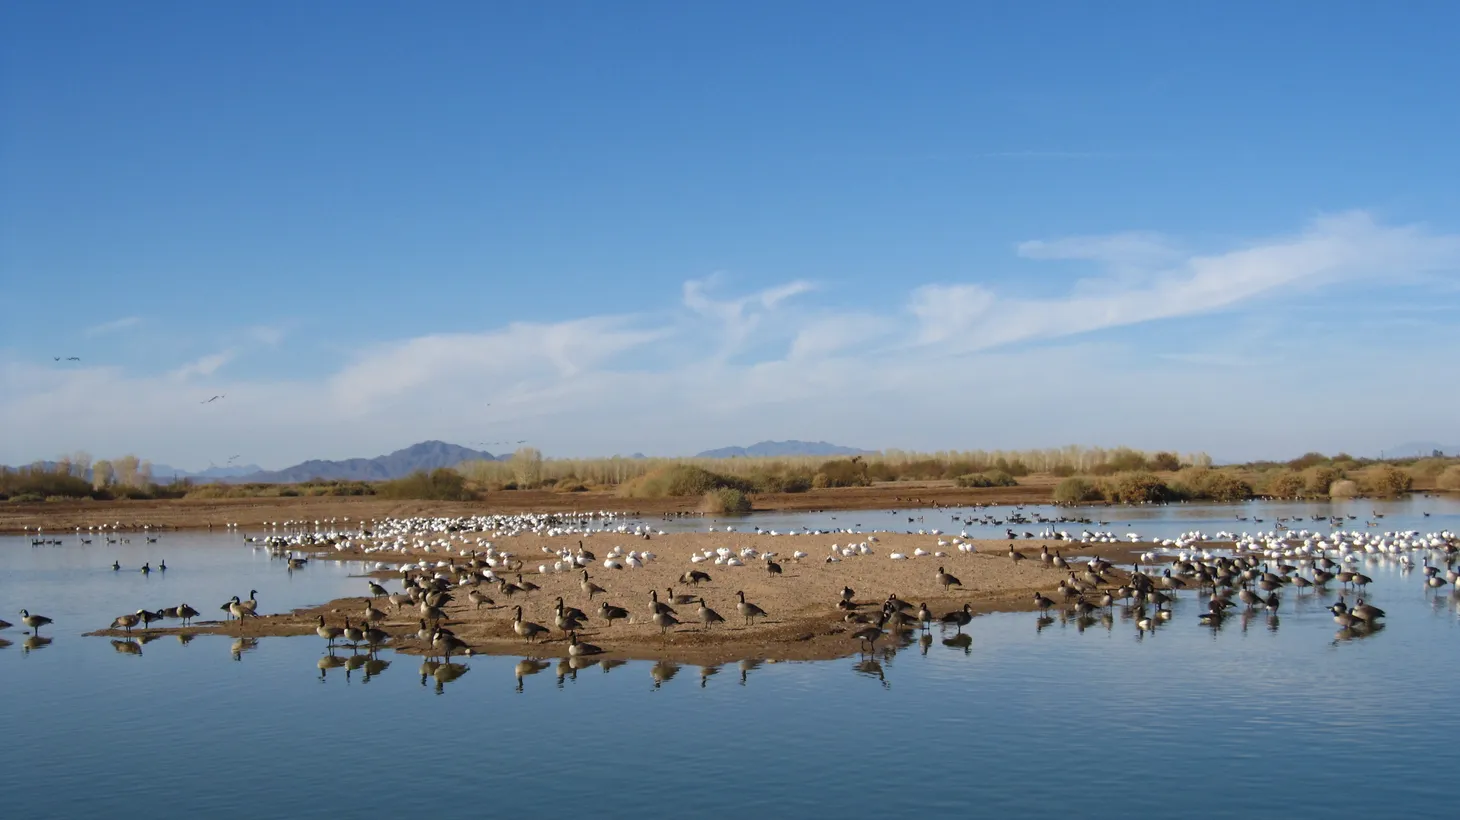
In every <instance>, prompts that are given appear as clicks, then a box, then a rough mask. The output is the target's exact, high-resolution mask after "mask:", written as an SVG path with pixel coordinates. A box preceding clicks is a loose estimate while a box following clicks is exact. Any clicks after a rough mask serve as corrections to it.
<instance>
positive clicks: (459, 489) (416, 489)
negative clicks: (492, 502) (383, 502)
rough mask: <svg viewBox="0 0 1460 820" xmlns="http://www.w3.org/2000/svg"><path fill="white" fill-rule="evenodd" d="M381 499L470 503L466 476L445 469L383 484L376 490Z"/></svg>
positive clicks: (418, 473)
mask: <svg viewBox="0 0 1460 820" xmlns="http://www.w3.org/2000/svg"><path fill="white" fill-rule="evenodd" d="M375 494H376V495H378V496H380V497H381V498H399V499H406V498H408V499H417V500H423V501H469V500H471V498H472V497H473V496H472V493H471V491H470V490H468V489H467V486H466V476H463V475H462V474H461V473H458V472H457V471H455V470H450V469H447V468H445V467H441V468H437V469H435V470H432V471H431V472H429V473H428V472H426V471H425V470H417V471H416V472H414V473H411V474H410V475H408V476H406V477H405V478H397V479H395V480H394V481H384V482H381V483H380V484H379V485H378V486H377V487H376V490H375Z"/></svg>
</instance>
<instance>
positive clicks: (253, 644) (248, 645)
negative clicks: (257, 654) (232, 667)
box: [230, 638, 259, 661]
mask: <svg viewBox="0 0 1460 820" xmlns="http://www.w3.org/2000/svg"><path fill="white" fill-rule="evenodd" d="M258 645H259V639H258V638H239V639H237V640H235V641H234V642H233V646H232V647H230V651H232V652H233V659H234V660H236V661H241V660H243V655H244V653H245V652H252V651H253V650H255V649H257V648H258Z"/></svg>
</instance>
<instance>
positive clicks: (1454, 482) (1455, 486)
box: [1435, 464, 1460, 490]
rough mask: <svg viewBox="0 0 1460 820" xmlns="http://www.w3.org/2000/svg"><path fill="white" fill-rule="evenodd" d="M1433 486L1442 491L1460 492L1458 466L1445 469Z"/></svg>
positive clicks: (1459, 469) (1459, 465)
mask: <svg viewBox="0 0 1460 820" xmlns="http://www.w3.org/2000/svg"><path fill="white" fill-rule="evenodd" d="M1435 486H1436V487H1439V488H1440V489H1442V490H1460V464H1456V465H1454V466H1453V467H1446V468H1445V471H1444V472H1443V473H1440V477H1439V478H1436V479H1435Z"/></svg>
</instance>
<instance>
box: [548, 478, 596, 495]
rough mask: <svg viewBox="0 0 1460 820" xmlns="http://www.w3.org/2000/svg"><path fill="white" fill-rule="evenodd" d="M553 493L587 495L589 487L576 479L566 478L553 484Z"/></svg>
mask: <svg viewBox="0 0 1460 820" xmlns="http://www.w3.org/2000/svg"><path fill="white" fill-rule="evenodd" d="M553 491H554V492H559V493H586V492H588V485H587V484H584V483H583V482H582V481H579V480H578V479H576V478H564V479H560V480H559V481H557V482H556V483H555V484H553Z"/></svg>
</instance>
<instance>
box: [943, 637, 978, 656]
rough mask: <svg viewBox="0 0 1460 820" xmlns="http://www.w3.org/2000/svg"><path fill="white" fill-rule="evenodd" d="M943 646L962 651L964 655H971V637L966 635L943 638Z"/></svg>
mask: <svg viewBox="0 0 1460 820" xmlns="http://www.w3.org/2000/svg"><path fill="white" fill-rule="evenodd" d="M943 645H944V646H946V647H948V648H949V649H962V650H963V654H965V655H971V654H973V636H971V635H969V634H967V633H964V634H960V635H954V636H953V637H951V638H944V639H943Z"/></svg>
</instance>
